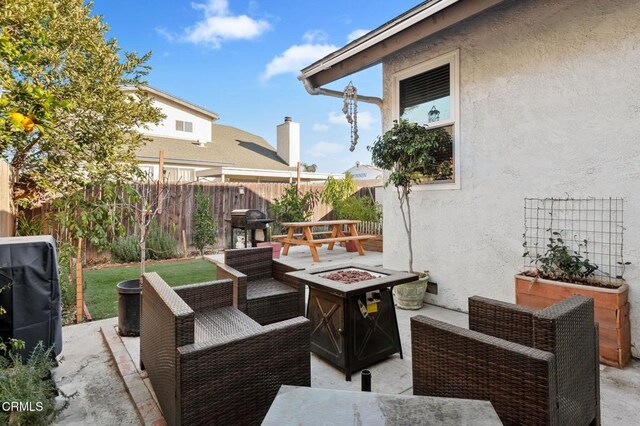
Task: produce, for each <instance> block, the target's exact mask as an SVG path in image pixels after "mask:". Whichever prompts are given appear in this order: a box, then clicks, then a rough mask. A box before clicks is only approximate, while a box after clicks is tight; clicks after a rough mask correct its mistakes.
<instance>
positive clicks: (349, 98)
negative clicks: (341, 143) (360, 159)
mask: <svg viewBox="0 0 640 426" xmlns="http://www.w3.org/2000/svg"><path fill="white" fill-rule="evenodd" d="M343 93H344V94H343V106H342V113H343V114H344V115H345V117H346V118H347V121H348V122H349V124H350V125H351V147H350V148H349V151H352V152H353V150H354V149H356V145H357V144H358V90H357V89H356V87H355V86H354V85H353V83H352V82H349V84H347V87H345V88H344V92H343Z"/></svg>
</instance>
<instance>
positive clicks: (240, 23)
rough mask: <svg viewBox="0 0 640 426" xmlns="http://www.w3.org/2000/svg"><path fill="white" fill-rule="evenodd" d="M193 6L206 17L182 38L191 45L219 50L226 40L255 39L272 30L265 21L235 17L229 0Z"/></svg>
mask: <svg viewBox="0 0 640 426" xmlns="http://www.w3.org/2000/svg"><path fill="white" fill-rule="evenodd" d="M191 6H192V7H193V8H194V9H197V10H201V11H203V13H204V17H203V19H201V20H200V21H198V22H196V23H195V24H194V25H193V26H191V27H189V28H187V29H186V31H185V34H184V35H183V36H182V39H183V40H184V41H187V42H190V43H194V44H207V45H209V46H211V47H213V48H215V49H218V48H220V46H221V45H222V42H223V41H225V40H250V39H254V38H256V37H258V36H260V35H261V34H262V33H264V32H265V31H267V30H268V29H269V28H271V25H270V24H269V22H267V21H265V20H259V19H253V18H251V17H249V16H247V15H233V14H232V13H231V12H230V10H229V2H228V0H208V1H207V2H206V3H191ZM160 34H162V33H160ZM163 35H164V34H163ZM164 36H165V37H166V35H164Z"/></svg>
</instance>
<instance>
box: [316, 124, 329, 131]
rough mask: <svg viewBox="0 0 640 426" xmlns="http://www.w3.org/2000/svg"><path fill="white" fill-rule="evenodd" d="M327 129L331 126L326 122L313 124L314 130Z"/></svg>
mask: <svg viewBox="0 0 640 426" xmlns="http://www.w3.org/2000/svg"><path fill="white" fill-rule="evenodd" d="M327 130H329V126H328V125H326V124H320V123H315V124H314V125H313V131H314V132H326V131H327Z"/></svg>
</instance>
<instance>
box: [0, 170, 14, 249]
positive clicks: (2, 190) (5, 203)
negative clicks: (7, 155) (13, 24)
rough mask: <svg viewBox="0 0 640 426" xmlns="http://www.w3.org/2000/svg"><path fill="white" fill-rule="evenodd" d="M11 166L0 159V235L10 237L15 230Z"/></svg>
mask: <svg viewBox="0 0 640 426" xmlns="http://www.w3.org/2000/svg"><path fill="white" fill-rule="evenodd" d="M12 179H13V172H12V170H11V166H10V165H9V164H8V163H7V162H6V161H4V160H0V237H12V236H13V235H14V232H15V222H16V218H15V215H14V212H15V211H14V207H13V197H12V194H11V191H12V185H11V183H12Z"/></svg>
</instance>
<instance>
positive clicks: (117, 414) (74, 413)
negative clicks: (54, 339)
mask: <svg viewBox="0 0 640 426" xmlns="http://www.w3.org/2000/svg"><path fill="white" fill-rule="evenodd" d="M117 322H118V321H117V318H109V319H106V320H101V321H94V322H88V323H84V324H77V325H70V326H67V327H63V329H62V337H63V348H62V354H61V356H60V357H59V366H58V367H57V368H56V369H55V370H54V377H55V380H56V383H57V384H58V387H59V388H60V389H61V390H62V391H63V392H64V393H66V394H68V395H71V394H73V393H74V392H77V396H76V397H75V398H73V399H72V400H71V404H70V405H69V408H67V409H66V410H65V411H63V412H62V414H61V416H60V417H59V418H58V420H57V421H56V423H54V424H57V425H65V426H88V425H92V426H102V425H105V426H107V425H139V424H140V421H139V420H138V413H137V411H136V409H135V407H134V405H133V404H132V403H131V400H130V399H129V394H127V391H126V390H125V387H124V383H123V381H122V378H121V377H120V375H119V374H118V372H117V370H116V366H115V363H114V361H113V359H112V357H111V356H110V354H109V352H108V350H107V347H106V345H105V342H104V340H103V337H102V334H101V333H100V327H103V326H111V327H113V326H115V325H116V324H117Z"/></svg>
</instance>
